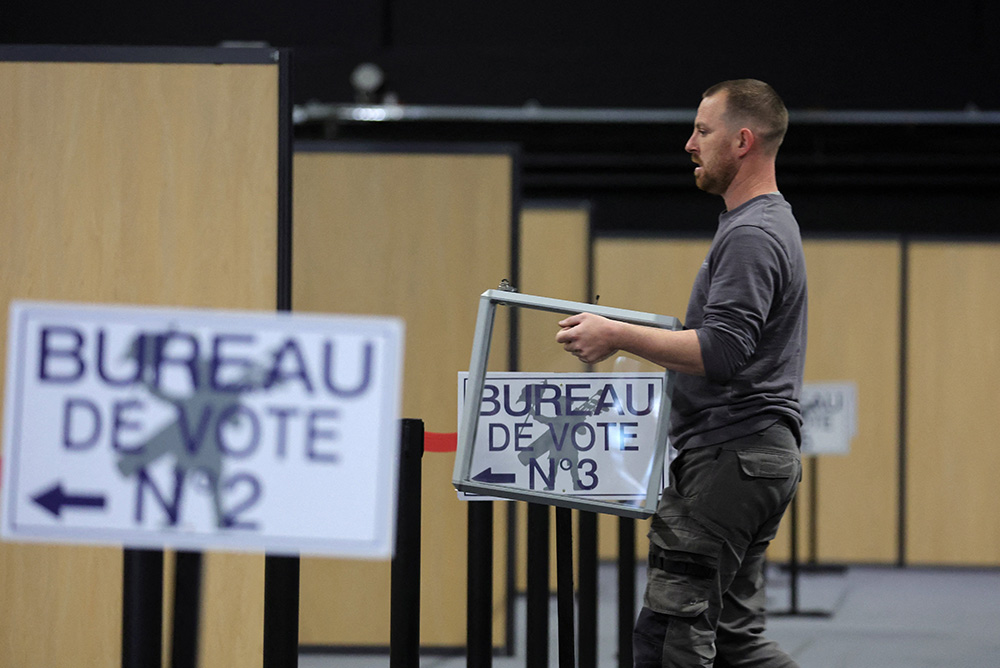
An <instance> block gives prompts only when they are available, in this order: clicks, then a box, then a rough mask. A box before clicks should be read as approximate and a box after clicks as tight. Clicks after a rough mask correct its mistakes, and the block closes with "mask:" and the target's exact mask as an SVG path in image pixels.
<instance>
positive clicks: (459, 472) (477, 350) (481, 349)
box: [452, 290, 681, 518]
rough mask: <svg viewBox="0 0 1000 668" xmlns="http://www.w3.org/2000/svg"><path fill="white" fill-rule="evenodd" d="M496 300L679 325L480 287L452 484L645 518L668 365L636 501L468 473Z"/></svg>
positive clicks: (663, 448) (664, 418)
mask: <svg viewBox="0 0 1000 668" xmlns="http://www.w3.org/2000/svg"><path fill="white" fill-rule="evenodd" d="M497 306H509V307H522V308H529V309H534V310H539V311H549V312H552V313H560V314H567V315H573V314H576V313H593V314H594V315H600V316H603V317H606V318H610V319H612V320H619V321H622V322H628V323H633V324H637V325H645V326H648V327H658V328H661V329H669V330H675V331H676V330H679V329H681V323H680V321H679V320H678V319H677V318H674V317H671V316H664V315H657V314H653V313H645V312H642V311H630V310H627V309H620V308H613V307H608V306H598V305H596V304H586V303H583V302H574V301H567V300H563V299H553V298H549V297H541V296H537V295H526V294H521V293H518V292H509V291H506V290H487V291H486V292H484V293H483V294H482V295H481V296H480V298H479V310H478V314H477V317H476V331H475V334H474V338H473V344H472V355H471V359H470V360H469V380H468V392H467V393H466V396H465V403H464V405H463V409H462V415H461V421H460V425H459V437H458V452H457V456H456V457H455V469H454V473H453V476H452V484H453V485H454V486H455V488H456V489H457V490H459V491H460V492H468V493H472V494H481V495H487V496H494V497H500V498H509V499H515V500H519V501H532V502H537V503H544V504H548V505H553V506H559V507H563V508H576V509H579V510H589V511H593V512H602V513H608V514H612V515H619V516H622V517H633V518H645V517H649V516H651V515H652V514H653V513H655V512H656V504H657V502H658V499H659V493H660V486H661V484H660V483H661V480H660V476H659V475H657V474H656V473H655V472H656V471H662V469H663V459H664V457H665V456H666V452H667V438H668V429H669V420H670V403H671V391H672V389H673V380H674V376H675V373H674V372H672V371H665V372H664V376H663V393H662V395H661V396H662V399H661V406H660V413H659V416H658V420H657V425H656V450H655V452H654V454H653V461H652V464H653V466H652V468H651V474H650V476H649V480H648V483H647V488H646V496H645V499H644V500H643V502H642V503H641V504H640V505H629V504H627V503H624V502H616V501H608V500H599V499H593V498H581V497H576V496H573V495H567V494H559V493H556V492H551V491H545V490H530V491H529V490H524V489H519V488H511V487H509V486H506V485H503V484H497V483H489V482H481V481H476V480H473V479H472V470H471V469H472V455H473V448H474V445H475V442H476V433H477V431H478V428H479V413H480V407H481V404H482V399H483V388H484V385H485V383H486V375H487V373H486V367H487V362H488V360H489V353H490V342H491V339H492V335H493V323H494V320H495V318H496V309H497Z"/></svg>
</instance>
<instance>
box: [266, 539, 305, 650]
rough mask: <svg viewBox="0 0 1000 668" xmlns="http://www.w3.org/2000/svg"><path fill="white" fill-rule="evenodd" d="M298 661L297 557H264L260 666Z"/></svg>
mask: <svg viewBox="0 0 1000 668" xmlns="http://www.w3.org/2000/svg"><path fill="white" fill-rule="evenodd" d="M298 663H299V558H298V557H279V556H273V555H267V556H265V557H264V662H263V668H297V666H298Z"/></svg>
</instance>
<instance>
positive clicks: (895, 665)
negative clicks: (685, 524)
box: [299, 565, 1000, 668]
mask: <svg viewBox="0 0 1000 668" xmlns="http://www.w3.org/2000/svg"><path fill="white" fill-rule="evenodd" d="M600 578H601V582H600V585H599V586H600V599H601V603H600V606H599V607H600V618H599V622H598V624H599V633H598V636H599V637H598V656H599V665H600V666H602V667H605V666H606V667H608V668H617V666H618V660H617V656H616V649H617V640H616V638H617V635H616V634H617V630H616V623H617V619H616V617H617V602H616V597H617V591H616V584H615V582H616V573H615V567H614V566H613V565H604V566H602V567H601V573H600ZM637 582H638V583H639V586H640V588H641V585H642V583H643V582H645V573H644V572H642V571H641V569H640V572H639V574H638V577H637ZM789 584H790V582H789V578H788V575H787V573H785V572H782V571H779V570H778V569H772V570H771V572H770V573H769V588H768V599H769V609H770V610H771V611H772V612H774V613H788V612H791V611H792V609H791V591H790V588H789ZM797 592H798V602H797V606H795V608H794V612H796V613H798V614H773V615H772V617H771V619H770V620H769V623H768V629H769V635H770V636H771V637H772V638H774V639H775V640H777V641H778V642H780V643H781V644H782V646H783V647H784V648H785V650H786V651H788V652H789V653H790V654H791V655H792V656H793V657H794V658H795V659H796V661H798V662H799V664H800V665H801V667H802V668H931V667H934V668H1000V570H941V569H913V568H910V569H895V568H882V567H870V568H863V567H851V568H849V569H847V570H846V571H842V572H834V573H821V572H804V573H802V574H801V575H800V576H799V578H798V587H797ZM552 610H553V615H555V605H554V602H553V605H552ZM813 613H817V614H813ZM518 619H519V620H521V623H520V624H519V625H518V631H519V633H518V640H517V643H516V644H517V651H518V654H516V655H515V656H513V657H500V656H497V657H495V658H494V660H493V665H494V666H496V667H497V668H513V667H514V666H524V664H525V661H524V656H523V652H524V640H523V619H524V612H523V601H522V602H521V607H520V608H519V609H518ZM556 628H557V627H556V620H555V618H554V616H553V620H552V623H551V624H550V633H551V634H552V637H551V644H552V650H551V659H550V661H549V665H552V666H556V665H558V659H557V655H556V650H555V643H556V638H555V633H556ZM388 664H389V659H388V656H387V655H381V656H350V655H345V654H331V655H322V656H321V655H304V656H302V657H300V659H299V667H300V668H334V667H337V668H375V667H376V666H378V667H384V666H388ZM420 664H421V667H422V668H460V667H461V666H464V665H465V659H464V657H461V656H458V657H443V656H422V657H421V661H420Z"/></svg>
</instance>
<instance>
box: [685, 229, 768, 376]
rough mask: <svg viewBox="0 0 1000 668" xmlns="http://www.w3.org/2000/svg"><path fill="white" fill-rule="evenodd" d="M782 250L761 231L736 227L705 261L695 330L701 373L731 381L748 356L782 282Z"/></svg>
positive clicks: (750, 356) (750, 355) (753, 347)
mask: <svg viewBox="0 0 1000 668" xmlns="http://www.w3.org/2000/svg"><path fill="white" fill-rule="evenodd" d="M781 257H782V252H781V248H780V246H779V245H778V242H777V241H776V240H775V239H774V238H773V237H772V236H771V235H770V234H768V233H767V232H765V231H764V230H762V229H760V228H758V227H753V226H749V225H744V226H739V227H736V228H734V229H732V230H731V231H729V232H728V233H727V234H726V236H725V237H723V238H721V239H719V242H718V244H717V246H716V248H715V252H714V253H713V255H712V257H711V258H710V259H709V266H708V270H709V272H710V274H709V287H708V295H707V302H706V304H705V307H704V317H703V320H702V323H701V326H700V327H699V328H698V341H699V343H700V344H701V355H702V361H703V363H704V365H705V376H706V377H707V378H708V379H709V380H710V381H712V382H717V383H725V382H728V381H729V380H731V379H732V378H733V377H734V376H735V375H736V374H737V373H739V371H740V370H741V369H742V368H743V367H744V366H746V364H747V363H748V362H749V361H750V359H751V358H752V357H753V354H754V352H755V351H756V350H757V344H758V342H759V341H760V337H761V332H762V331H763V329H764V323H765V322H766V321H767V317H768V313H770V311H771V306H772V303H773V302H774V300H775V296H776V294H777V293H778V290H779V289H780V284H781V274H782V272H781Z"/></svg>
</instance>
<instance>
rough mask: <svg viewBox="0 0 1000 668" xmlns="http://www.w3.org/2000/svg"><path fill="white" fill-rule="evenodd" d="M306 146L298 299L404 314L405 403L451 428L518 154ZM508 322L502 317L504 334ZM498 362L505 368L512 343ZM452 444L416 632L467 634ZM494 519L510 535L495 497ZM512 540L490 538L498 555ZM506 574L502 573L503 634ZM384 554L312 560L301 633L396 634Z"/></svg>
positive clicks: (425, 641) (343, 640) (312, 305)
mask: <svg viewBox="0 0 1000 668" xmlns="http://www.w3.org/2000/svg"><path fill="white" fill-rule="evenodd" d="M368 148H369V149H371V150H370V151H367V152H365V151H358V150H357V149H354V150H350V149H349V148H348V147H345V146H343V145H337V144H319V145H300V146H299V147H297V152H296V156H295V165H294V174H295V177H294V179H295V200H294V220H295V232H294V241H293V248H294V256H293V257H294V264H293V304H294V308H295V310H296V311H317V312H327V313H358V314H390V315H397V316H402V317H404V318H405V320H406V362H405V377H404V398H403V406H404V412H405V416H406V417H412V418H420V419H423V420H424V424H425V429H426V431H428V432H445V433H449V432H455V430H456V424H457V419H456V418H457V401H458V397H457V374H458V372H459V371H460V370H466V369H468V365H469V355H470V352H471V347H472V336H473V331H474V329H475V319H476V309H477V307H478V299H479V295H480V294H481V293H482V292H483V291H485V290H487V289H490V288H495V287H497V285H498V284H499V282H500V280H501V279H503V278H509V275H510V266H511V262H510V260H511V223H512V219H513V216H514V212H515V198H516V193H515V191H514V186H513V183H514V182H513V176H514V173H515V168H516V164H515V160H514V157H513V156H512V154H510V153H509V152H507V151H506V150H500V149H485V148H482V149H481V150H470V151H469V152H465V153H456V152H451V153H445V152H443V151H442V152H437V151H435V150H434V149H432V148H431V149H428V148H415V149H413V150H412V151H409V152H402V151H399V150H398V149H397V150H395V151H394V152H391V153H380V152H378V151H377V147H368ZM505 326H506V325H505V324H504V323H503V322H500V321H499V320H498V332H500V333H501V334H502V333H503V332H504V331H505V330H504V327H505ZM491 361H492V362H494V363H495V364H497V365H499V366H498V367H497V368H496V369H495V370H506V351H505V350H501V351H494V353H493V355H491ZM454 460H455V458H454V453H450V454H443V453H426V454H425V455H424V458H423V507H422V512H423V523H422V538H421V540H422V567H423V568H422V582H421V607H422V615H421V643H422V645H424V646H443V647H456V646H458V647H461V646H464V645H465V640H466V615H465V611H466V551H467V550H466V536H467V513H466V504H465V503H463V502H460V501H458V498H457V495H456V492H455V489H454V487H453V486H452V484H451V475H452V469H453V466H454ZM496 511H497V512H496V515H497V517H496V522H495V528H496V533H497V535H498V536H503V535H505V518H506V513H505V512H503V511H505V509H504V507H503V506H502V504H497V508H496ZM505 548H506V542H505V541H504V540H502V539H498V540H496V541H495V557H494V559H495V563H497V564H500V563H504V559H505V554H504V550H505ZM503 585H504V581H503V579H502V578H497V579H495V582H494V602H495V604H496V605H495V609H496V614H495V615H494V623H495V638H497V639H498V641H502V639H503V630H504V628H505V627H504V624H505V622H506V620H505V619H504V618H503V615H502V611H503V610H504V607H505V606H504V605H503V594H504V590H503ZM389 591H390V578H389V564H388V563H385V564H382V563H366V562H360V561H343V560H329V559H303V561H302V585H301V613H300V642H301V643H302V644H303V645H312V646H348V645H365V646H387V645H388V642H389Z"/></svg>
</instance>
